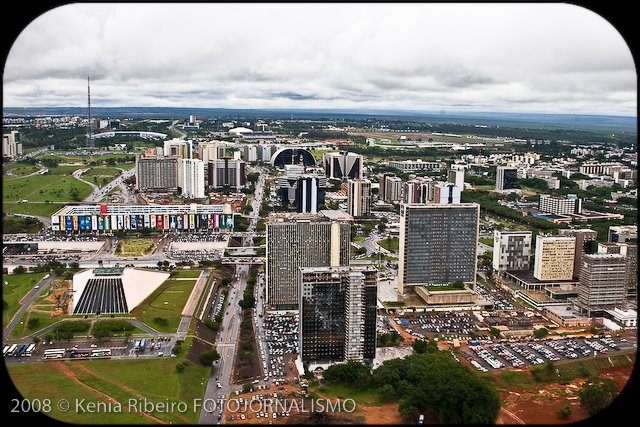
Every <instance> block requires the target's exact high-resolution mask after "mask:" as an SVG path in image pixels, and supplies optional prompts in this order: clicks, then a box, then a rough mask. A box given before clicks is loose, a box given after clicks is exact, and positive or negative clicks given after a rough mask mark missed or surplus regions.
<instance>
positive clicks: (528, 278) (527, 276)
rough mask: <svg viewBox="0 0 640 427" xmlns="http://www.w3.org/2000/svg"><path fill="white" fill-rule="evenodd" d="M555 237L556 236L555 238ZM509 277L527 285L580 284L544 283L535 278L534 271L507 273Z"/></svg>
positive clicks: (554, 281) (566, 281) (555, 281)
mask: <svg viewBox="0 0 640 427" xmlns="http://www.w3.org/2000/svg"><path fill="white" fill-rule="evenodd" d="M554 237H555V236H554ZM506 273H507V274H508V275H510V276H513V277H515V278H516V279H518V280H521V281H523V282H525V283H534V284H537V283H540V284H551V283H575V284H577V283H578V280H573V279H572V280H552V281H542V280H538V279H536V278H535V277H533V271H531V270H527V271H507V272H506Z"/></svg>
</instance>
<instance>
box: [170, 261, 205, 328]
mask: <svg viewBox="0 0 640 427" xmlns="http://www.w3.org/2000/svg"><path fill="white" fill-rule="evenodd" d="M210 274H211V270H202V272H201V273H200V276H199V277H198V281H197V282H196V285H195V286H194V287H193V290H192V291H191V295H189V299H188V300H187V303H186V304H185V305H184V308H183V309H182V317H181V318H180V324H179V325H178V331H177V339H179V340H183V339H184V338H185V336H186V335H187V332H188V331H189V325H190V324H191V319H192V318H193V314H194V313H195V311H196V307H197V306H198V301H199V300H200V295H202V291H203V290H204V288H205V285H206V284H207V280H208V279H209V275H210Z"/></svg>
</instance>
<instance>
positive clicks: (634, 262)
mask: <svg viewBox="0 0 640 427" xmlns="http://www.w3.org/2000/svg"><path fill="white" fill-rule="evenodd" d="M597 253H599V254H620V255H623V256H624V257H625V261H626V264H627V270H626V273H625V289H626V295H627V298H628V299H630V300H634V299H637V297H638V245H636V244H631V243H598V252H597Z"/></svg>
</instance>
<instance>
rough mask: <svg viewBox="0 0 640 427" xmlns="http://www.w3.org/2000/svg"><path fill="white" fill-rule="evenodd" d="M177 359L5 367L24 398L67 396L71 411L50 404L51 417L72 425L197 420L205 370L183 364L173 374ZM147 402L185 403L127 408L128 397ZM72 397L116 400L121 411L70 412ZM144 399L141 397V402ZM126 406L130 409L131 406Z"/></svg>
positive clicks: (53, 398) (94, 361)
mask: <svg viewBox="0 0 640 427" xmlns="http://www.w3.org/2000/svg"><path fill="white" fill-rule="evenodd" d="M181 360H182V359H181V358H171V359H170V358H165V359H146V360H142V359H136V360H92V361H88V362H48V363H37V364H30V365H29V366H26V365H19V364H10V365H11V366H8V367H7V369H8V370H9V374H10V376H11V379H12V381H13V383H14V385H15V386H16V388H17V389H18V390H19V391H20V393H21V394H22V395H23V396H24V397H25V398H28V399H45V398H47V399H51V401H52V402H58V401H59V400H60V399H66V400H68V401H69V402H71V409H70V410H68V411H66V412H60V410H59V409H58V408H57V406H56V405H55V404H53V405H52V412H51V413H50V414H49V415H50V416H51V417H53V418H55V419H57V420H61V421H65V422H72V423H84V424H96V423H98V424H119V423H123V424H124V423H127V424H129V423H135V424H139V423H145V424H146V423H158V422H164V423H167V422H169V423H179V424H185V423H197V421H198V416H199V411H194V410H193V409H194V405H193V400H194V399H197V398H202V394H203V392H204V384H203V383H204V380H205V379H206V377H207V376H208V370H209V368H205V367H202V366H199V365H196V364H193V363H189V364H187V366H186V367H185V369H184V371H183V372H182V373H177V372H176V368H175V367H176V364H177V363H178V362H180V361H181ZM144 398H146V399H148V400H149V401H151V402H168V403H169V404H171V403H173V404H177V403H179V402H184V403H185V404H186V405H187V411H185V412H181V411H178V410H174V411H164V412H149V413H148V414H147V415H145V416H143V415H142V414H141V413H139V412H137V411H136V408H135V407H133V406H132V407H129V399H133V400H135V401H138V402H139V401H140V399H144ZM76 399H79V400H82V399H86V400H85V403H87V402H96V403H97V402H105V403H108V402H111V405H112V407H115V405H116V402H119V403H120V404H121V405H122V410H121V411H120V412H118V411H108V412H101V413H100V414H95V413H94V414H91V413H82V412H80V413H79V412H78V411H76V410H75V402H76ZM143 402H144V401H143ZM130 409H131V410H130Z"/></svg>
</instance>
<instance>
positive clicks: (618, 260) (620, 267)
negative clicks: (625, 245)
mask: <svg viewBox="0 0 640 427" xmlns="http://www.w3.org/2000/svg"><path fill="white" fill-rule="evenodd" d="M626 271H627V263H626V260H625V256H624V255H621V254H587V255H584V256H583V257H582V267H581V270H580V285H579V286H578V299H577V300H576V305H577V306H578V307H579V308H580V309H581V311H583V312H586V313H587V315H588V316H591V315H595V314H597V313H598V312H601V311H602V310H605V309H610V308H614V307H622V306H623V305H624V304H625V302H626V292H625V274H626Z"/></svg>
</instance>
